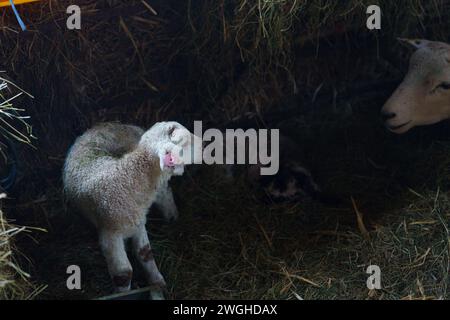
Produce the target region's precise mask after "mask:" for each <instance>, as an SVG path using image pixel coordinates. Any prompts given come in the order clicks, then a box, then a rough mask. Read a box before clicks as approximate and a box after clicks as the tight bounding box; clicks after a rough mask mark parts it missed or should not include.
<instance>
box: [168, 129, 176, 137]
mask: <svg viewBox="0 0 450 320" xmlns="http://www.w3.org/2000/svg"><path fill="white" fill-rule="evenodd" d="M174 132H175V127H172V128H170V129H169V136H171V137H172V136H173V133H174Z"/></svg>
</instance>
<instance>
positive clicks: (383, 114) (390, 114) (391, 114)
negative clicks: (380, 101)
mask: <svg viewBox="0 0 450 320" xmlns="http://www.w3.org/2000/svg"><path fill="white" fill-rule="evenodd" d="M395 116H396V114H395V113H394V112H385V111H382V112H381V119H383V121H387V120H389V119H392V118H395Z"/></svg>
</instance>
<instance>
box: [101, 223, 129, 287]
mask: <svg viewBox="0 0 450 320" xmlns="http://www.w3.org/2000/svg"><path fill="white" fill-rule="evenodd" d="M99 238H100V247H101V248H102V251H103V255H104V256H105V258H106V263H107V264H108V270H109V274H110V276H111V279H112V282H113V284H114V288H115V291H116V292H123V291H128V290H130V286H131V278H132V275H133V269H132V267H131V264H130V261H129V260H128V257H127V253H126V251H125V244H124V240H123V238H122V236H121V235H119V234H116V233H111V232H106V231H103V232H100V237H99Z"/></svg>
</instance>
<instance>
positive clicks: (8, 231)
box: [0, 193, 43, 300]
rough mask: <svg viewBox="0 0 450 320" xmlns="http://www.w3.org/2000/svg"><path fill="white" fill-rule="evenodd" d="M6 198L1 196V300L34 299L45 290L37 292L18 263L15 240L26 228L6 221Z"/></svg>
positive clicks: (28, 276) (3, 195)
mask: <svg viewBox="0 0 450 320" xmlns="http://www.w3.org/2000/svg"><path fill="white" fill-rule="evenodd" d="M5 198H6V194H4V193H2V194H0V300H11V299H33V298H34V297H35V296H37V295H38V294H39V293H40V291H41V290H42V289H43V288H42V287H41V288H39V290H37V289H36V288H37V287H35V286H34V285H33V284H32V283H30V281H29V278H30V275H29V274H28V273H26V272H24V271H23V270H22V269H21V268H20V266H19V264H18V263H17V260H16V259H17V254H18V251H17V250H16V249H15V248H14V246H13V242H14V238H15V237H17V235H18V234H19V233H21V232H24V231H26V228H25V227H19V226H15V225H13V224H11V223H10V222H9V221H8V220H7V219H6V217H5V215H4V213H3V211H2V208H1V204H2V201H4V199H5Z"/></svg>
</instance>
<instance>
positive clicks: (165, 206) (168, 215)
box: [155, 184, 178, 222]
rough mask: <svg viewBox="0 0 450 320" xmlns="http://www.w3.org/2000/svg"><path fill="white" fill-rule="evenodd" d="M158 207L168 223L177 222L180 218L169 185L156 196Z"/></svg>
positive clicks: (162, 188) (163, 187)
mask: <svg viewBox="0 0 450 320" xmlns="http://www.w3.org/2000/svg"><path fill="white" fill-rule="evenodd" d="M155 204H156V206H157V207H158V208H159V209H160V210H161V211H162V213H163V215H164V219H166V221H169V222H171V221H175V220H176V219H177V218H178V209H177V205H176V204H175V200H174V198H173V193H172V188H170V186H169V185H168V184H166V185H164V186H162V187H161V188H160V189H159V190H158V193H157V195H156V199H155Z"/></svg>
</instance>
